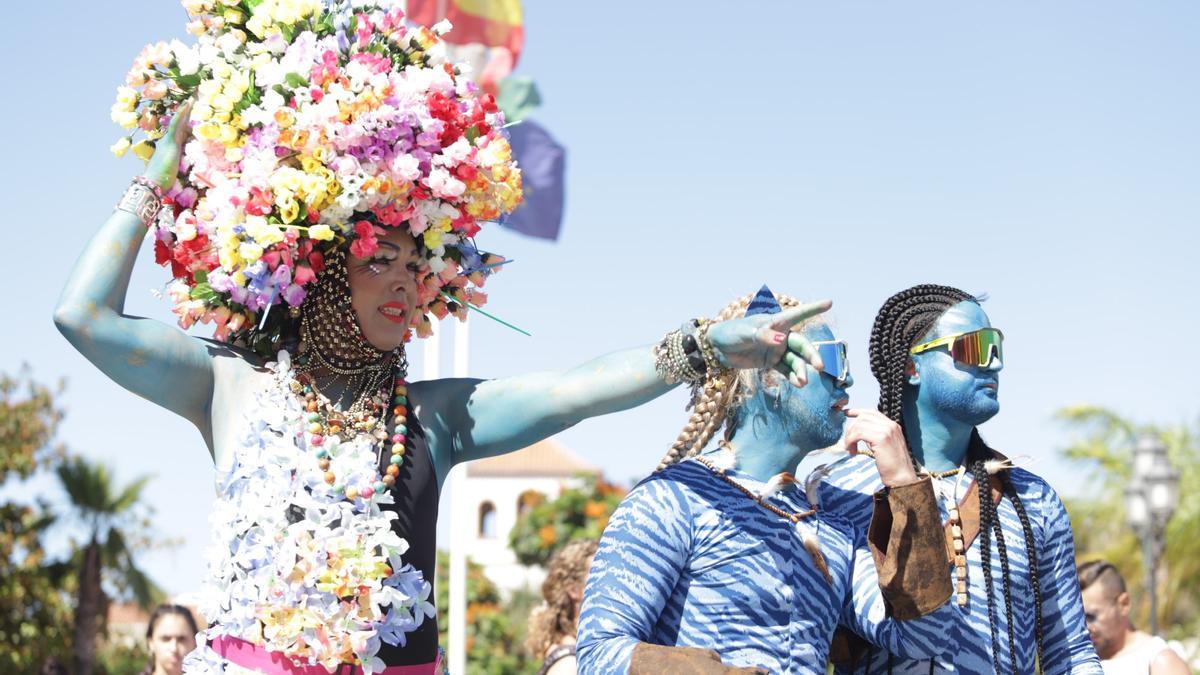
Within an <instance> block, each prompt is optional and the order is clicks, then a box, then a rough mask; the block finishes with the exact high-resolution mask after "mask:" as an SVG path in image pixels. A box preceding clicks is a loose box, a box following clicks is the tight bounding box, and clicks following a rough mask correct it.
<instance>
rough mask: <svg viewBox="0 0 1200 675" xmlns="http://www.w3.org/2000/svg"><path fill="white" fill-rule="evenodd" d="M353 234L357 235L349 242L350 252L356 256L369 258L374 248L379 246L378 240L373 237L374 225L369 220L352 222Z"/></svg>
mask: <svg viewBox="0 0 1200 675" xmlns="http://www.w3.org/2000/svg"><path fill="white" fill-rule="evenodd" d="M354 234H356V235H358V236H357V238H356V239H355V240H354V242H353V243H352V244H350V253H351V254H352V255H354V256H355V257H356V258H370V257H371V254H372V253H374V252H375V249H377V248H379V240H378V239H376V238H375V226H374V225H372V224H371V221H369V220H360V221H358V222H357V223H355V224H354Z"/></svg>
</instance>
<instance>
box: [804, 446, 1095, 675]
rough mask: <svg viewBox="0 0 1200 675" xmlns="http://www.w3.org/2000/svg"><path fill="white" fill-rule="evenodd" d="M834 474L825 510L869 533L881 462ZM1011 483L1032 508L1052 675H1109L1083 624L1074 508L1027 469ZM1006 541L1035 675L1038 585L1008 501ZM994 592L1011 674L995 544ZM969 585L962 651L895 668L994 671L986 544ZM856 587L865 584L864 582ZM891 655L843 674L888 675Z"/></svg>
mask: <svg viewBox="0 0 1200 675" xmlns="http://www.w3.org/2000/svg"><path fill="white" fill-rule="evenodd" d="M830 468H831V469H832V472H831V473H830V475H829V476H828V477H826V478H825V481H824V484H823V485H822V486H821V506H822V508H825V509H827V510H829V511H832V512H835V513H837V514H839V515H842V516H845V517H846V518H849V519H851V520H852V521H853V522H854V523H855V524H856V525H858V526H860V527H866V524H867V522H868V521H869V520H870V519H871V494H872V493H873V492H875V491H876V490H878V489H879V487H880V482H879V474H878V473H877V472H876V471H875V466H874V462H873V460H871V459H869V458H867V457H864V456H861V455H860V456H857V457H847V458H845V459H843V460H840V461H838V462H837V463H835V464H834V465H833V466H831V467H830ZM1008 471H1009V474H1008V475H1009V479H1010V480H1011V481H1012V483H1013V487H1014V488H1015V489H1016V492H1017V495H1018V496H1019V497H1020V498H1021V501H1022V503H1024V505H1025V511H1026V512H1027V513H1028V515H1029V522H1030V526H1031V527H1032V528H1033V536H1034V540H1035V542H1036V545H1037V565H1038V575H1039V576H1038V578H1039V580H1040V582H1041V589H1042V625H1043V630H1044V644H1045V647H1044V648H1045V655H1044V658H1045V663H1043V664H1042V673H1044V675H1060V674H1061V673H1072V674H1079V673H1097V674H1099V673H1101V670H1100V661H1099V659H1098V658H1097V657H1096V652H1095V650H1094V648H1093V647H1092V641H1091V639H1090V638H1089V637H1088V633H1087V628H1086V627H1085V625H1084V621H1083V603H1082V601H1081V600H1080V597H1079V581H1078V579H1077V578H1076V576H1075V544H1074V542H1073V540H1072V538H1071V521H1070V520H1069V519H1068V517H1067V512H1066V509H1064V508H1063V505H1062V502H1061V501H1060V500H1059V498H1058V495H1057V494H1055V492H1054V490H1053V489H1051V488H1050V486H1049V485H1047V484H1046V482H1045V481H1044V480H1042V479H1041V478H1038V477H1037V476H1035V475H1034V474H1032V473H1030V472H1028V471H1025V470H1024V469H1009V470H1008ZM973 478H974V477H973V476H972V474H971V472H970V471H968V472H967V473H966V475H965V477H963V478H962V481H961V483H960V493H962V492H965V488H966V487H967V486H968V485H969V484H970V481H971V480H973ZM957 479H958V477H957V476H950V477H946V478H935V479H934V480H935V481H939V482H941V483H942V484H943V485H945V486H947V487H949V488H950V489H951V490H953V488H954V484H955V481H956V480H957ZM938 507H939V509H940V510H941V513H942V518H943V519H945V518H948V517H949V515H948V513H947V510H946V507H947V500H944V499H939V505H938ZM996 510H997V512H998V513H999V516H1000V524H1001V527H1002V531H1003V532H1004V540H1005V542H1006V544H1007V548H1008V561H1009V562H1008V564H1009V571H1010V575H1011V579H1012V599H1013V607H1012V616H1013V624H1014V626H1015V629H1016V632H1015V636H1016V640H1015V643H1016V646H1017V657H1018V660H1017V664H1016V671H1017V672H1018V673H1033V672H1035V669H1034V662H1035V661H1036V659H1037V644H1036V640H1035V638H1034V627H1035V621H1034V609H1033V606H1034V603H1033V587H1032V584H1031V582H1030V579H1029V556H1028V552H1027V551H1026V548H1025V536H1024V534H1023V532H1022V530H1021V521H1020V520H1018V518H1017V512H1016V509H1015V508H1013V505H1012V502H1011V501H1010V500H1009V499H1008V498H1005V499H1004V500H1003V501H1001V502H1000V504H998V505H997V506H996ZM991 558H992V559H991V563H990V564H991V566H992V580H993V587H992V590H993V594H994V597H995V599H994V603H995V608H996V632H997V635H998V636H999V639H998V640H997V643H998V644H999V645H1000V664H1001V666H1002V668H1003V669H1004V672H1006V673H1007V672H1008V670H1009V668H1010V665H1009V664H1011V663H1012V656H1011V655H1010V653H1009V647H1008V638H1007V634H1008V628H1007V626H1008V618H1007V616H1006V615H1005V611H1004V594H1003V589H1002V586H1001V584H1002V582H1001V575H1002V571H1001V567H1000V561H999V557H998V556H997V554H996V547H995V543H993V544H992V555H991ZM946 573H947V574H950V575H953V573H954V572H953V567H952V566H951V565H950V564H949V563H947V566H946ZM967 579H968V582H969V589H970V590H969V598H968V603H967V606H966V607H965V608H959V607H958V606H957V605H956V604H955V603H954V602H953V601H951V602H950V603H949V604H950V605H951V606H953V607H954V609H955V611H962V612H964V613H966V614H967V626H966V627H965V630H966V631H967V635H966V639H964V640H962V641H961V642H960V643H958V644H956V645H955V648H954V649H953V650H950V651H948V652H946V653H945V654H943V655H941V656H938V657H936V658H935V659H934V660H932V661H930V660H929V659H912V658H908V657H906V656H905V655H902V654H892V655H891V659H890V660H891V670H890V672H892V673H896V674H904V673H911V674H913V675H917V674H919V675H928V674H929V673H939V674H941V673H970V674H972V675H984V674H986V673H992V672H994V670H995V668H994V666H993V663H992V637H991V630H990V628H989V625H990V624H989V622H988V604H987V595H986V592H985V588H984V580H983V573H982V572H981V568H980V559H979V540H978V538H977V539H976V540H975V542H974V543H973V544H972V545H971V547H970V548H969V549H968V550H967ZM856 583H863V584H865V582H859V581H856ZM888 661H889V656H888V653H887V652H886V651H884V650H880V649H872V650H871V651H870V652H869V653H868V655H867V657H866V659H864V660H863V661H860V662H859V663H858V664H857V665H856V666H855V667H854V668H853V669H851V668H849V667H845V666H842V667H839V668H838V669H837V671H836V672H838V673H841V674H848V673H880V674H882V673H887V672H889V670H888Z"/></svg>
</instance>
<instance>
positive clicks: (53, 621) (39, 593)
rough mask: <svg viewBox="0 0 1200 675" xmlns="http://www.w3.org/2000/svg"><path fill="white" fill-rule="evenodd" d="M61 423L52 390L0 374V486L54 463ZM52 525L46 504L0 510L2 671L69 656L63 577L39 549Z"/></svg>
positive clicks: (59, 567) (16, 505) (38, 665)
mask: <svg viewBox="0 0 1200 675" xmlns="http://www.w3.org/2000/svg"><path fill="white" fill-rule="evenodd" d="M61 419H62V413H61V412H60V411H59V410H58V409H57V408H55V406H54V392H52V391H51V390H50V389H48V388H46V387H44V386H42V385H39V384H37V383H35V382H33V381H32V380H30V379H29V378H28V377H26V376H24V375H22V376H21V377H19V378H12V377H8V376H7V375H2V374H0V486H4V487H11V486H12V485H13V484H14V483H16V482H18V481H23V480H25V479H28V478H30V477H31V476H34V474H36V473H38V472H39V471H42V470H45V469H46V468H48V466H50V465H52V464H53V463H54V462H56V461H57V460H58V458H59V457H60V455H61V453H62V450H61V448H57V447H54V446H53V445H52V441H53V439H54V433H55V430H56V429H57V427H58V423H59V420H61ZM54 520H55V519H54V515H53V514H52V513H50V511H49V508H48V507H47V506H46V505H45V504H43V503H38V504H36V505H32V506H31V505H28V504H19V503H15V502H7V503H2V504H0V672H4V673H32V672H37V670H38V669H40V668H41V666H42V663H43V662H44V661H45V660H46V659H47V658H48V657H51V656H56V657H59V658H60V659H63V660H65V655H66V654H67V653H69V650H70V627H71V607H70V599H69V597H68V596H67V595H66V594H64V593H62V592H61V591H60V590H59V588H60V587H61V585H62V584H64V583H66V582H67V581H68V580H67V579H65V578H64V577H65V576H66V570H65V569H64V567H63V566H62V565H56V564H54V563H51V562H48V561H47V560H46V552H45V550H44V548H43V538H44V536H45V533H46V531H47V530H48V529H49V528H50V526H51V525H53V524H54Z"/></svg>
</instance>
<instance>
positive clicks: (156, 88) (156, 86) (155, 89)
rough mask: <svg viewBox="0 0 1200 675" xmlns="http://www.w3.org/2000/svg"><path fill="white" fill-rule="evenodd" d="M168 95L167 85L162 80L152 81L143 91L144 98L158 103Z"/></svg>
mask: <svg viewBox="0 0 1200 675" xmlns="http://www.w3.org/2000/svg"><path fill="white" fill-rule="evenodd" d="M166 95H167V83H166V82H163V81H162V80H150V81H149V82H147V83H146V86H145V88H143V89H142V98H146V99H150V100H151V101H157V100H158V99H160V98H162V97H164V96H166Z"/></svg>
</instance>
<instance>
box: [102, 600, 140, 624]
mask: <svg viewBox="0 0 1200 675" xmlns="http://www.w3.org/2000/svg"><path fill="white" fill-rule="evenodd" d="M149 620H150V614H149V613H147V612H146V610H144V609H142V608H141V607H138V606H137V605H135V604H133V603H125V602H114V603H112V604H110V605H109V606H108V624H109V625H110V626H112V625H123V624H139V623H140V624H142V625H143V626H144V625H146V622H147V621H149Z"/></svg>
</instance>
